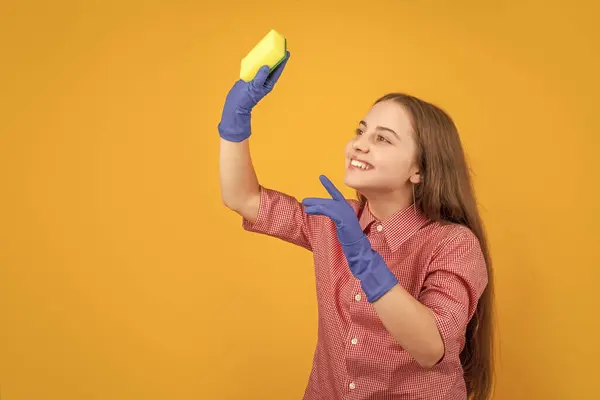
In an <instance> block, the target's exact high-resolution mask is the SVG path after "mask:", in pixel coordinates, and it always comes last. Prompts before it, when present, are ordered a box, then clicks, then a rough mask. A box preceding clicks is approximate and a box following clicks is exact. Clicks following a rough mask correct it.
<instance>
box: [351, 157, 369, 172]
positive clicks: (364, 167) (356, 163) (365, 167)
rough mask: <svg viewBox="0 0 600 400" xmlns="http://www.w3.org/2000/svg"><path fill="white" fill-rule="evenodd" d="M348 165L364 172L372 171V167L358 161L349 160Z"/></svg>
mask: <svg viewBox="0 0 600 400" xmlns="http://www.w3.org/2000/svg"><path fill="white" fill-rule="evenodd" d="M350 165H352V166H353V167H356V168H359V169H362V170H364V171H368V170H370V169H373V166H372V165H371V164H368V163H366V162H364V161H358V160H354V159H352V160H350Z"/></svg>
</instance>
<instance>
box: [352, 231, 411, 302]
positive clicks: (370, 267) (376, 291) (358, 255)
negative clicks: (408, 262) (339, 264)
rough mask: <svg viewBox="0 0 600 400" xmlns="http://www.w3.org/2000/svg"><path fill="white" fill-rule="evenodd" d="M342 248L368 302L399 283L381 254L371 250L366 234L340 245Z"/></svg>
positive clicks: (373, 300)
mask: <svg viewBox="0 0 600 400" xmlns="http://www.w3.org/2000/svg"><path fill="white" fill-rule="evenodd" d="M342 249H343V250H344V254H345V255H346V259H347V261H348V264H349V266H350V271H351V272H352V274H353V275H354V276H355V277H356V278H358V279H359V280H360V282H361V287H362V289H363V291H364V292H365V294H366V295H367V300H368V301H369V302H370V303H373V302H375V301H377V300H378V299H379V298H380V297H381V296H383V295H384V294H386V293H387V292H388V291H389V290H390V289H392V288H393V287H394V286H396V285H397V284H398V283H399V282H398V278H396V276H395V275H394V273H393V272H392V271H390V269H389V268H388V266H387V264H386V263H385V260H384V259H383V257H382V256H381V254H379V253H378V252H376V251H375V250H373V248H372V247H371V242H370V241H369V239H368V238H367V236H363V238H361V239H360V240H359V241H357V242H355V243H353V244H351V245H342Z"/></svg>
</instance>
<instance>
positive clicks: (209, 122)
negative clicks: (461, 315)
mask: <svg viewBox="0 0 600 400" xmlns="http://www.w3.org/2000/svg"><path fill="white" fill-rule="evenodd" d="M592 3H593V2H591V1H590V2H589V3H584V2H581V1H571V2H554V3H548V2H544V1H536V2H533V1H517V0H514V1H508V0H507V1H491V2H489V1H487V2H485V1H484V2H480V1H458V2H446V1H426V2H423V1H408V0H396V1H367V2H365V1H355V2H348V1H345V2H327V1H324V2H319V1H280V2H275V1H264V0H263V1H260V2H250V1H248V2H241V1H237V2H234V1H217V2H203V1H196V2H193V1H169V2H166V1H165V2H158V1H150V2H149V1H141V0H140V1H137V2H136V1H118V2H117V1H112V2H100V1H97V2H75V1H72V2H68V1H57V2H33V1H23V2H8V1H7V2H3V3H2V5H0V44H1V53H0V60H1V62H0V68H1V71H0V83H1V89H0V96H1V97H0V99H1V103H0V110H1V111H0V113H1V118H0V134H1V142H0V152H1V153H0V179H1V180H0V182H1V184H0V187H1V190H2V192H1V196H0V202H1V204H0V205H1V212H0V274H1V275H0V307H1V308H0V318H1V319H0V368H1V369H0V391H1V398H2V400H25V399H27V400H30V399H32V400H33V399H36V400H38V399H39V400H41V399H44V400H50V399H60V400H70V399H94V400H95V399H103V400H104V399H115V400H116V399H149V400H150V399H152V400H154V399H156V400H158V399H161V400H162V399H181V400H187V399H299V398H301V395H302V393H303V391H304V385H305V384H306V381H307V377H308V373H309V369H310V364H311V360H312V351H313V348H314V345H315V340H316V304H315V297H314V277H313V274H312V268H311V267H312V264H311V255H310V253H308V252H306V251H304V250H302V249H299V248H295V247H293V246H291V245H288V244H285V243H283V242H279V241H277V240H275V239H271V238H267V237H262V236H258V235H253V234H249V233H246V232H243V231H242V229H241V226H240V225H241V221H240V219H239V218H238V217H237V216H236V215H234V214H233V213H232V212H230V211H228V210H227V209H226V208H225V207H224V206H223V205H222V204H221V201H220V193H219V179H218V140H219V139H218V134H217V130H216V126H217V123H218V121H219V118H220V113H221V108H222V105H223V101H224V98H225V95H226V94H227V91H228V90H229V88H230V87H231V85H232V84H233V82H234V80H235V79H237V76H238V74H239V63H240V60H241V58H242V57H243V56H244V55H245V54H246V52H247V51H249V50H250V49H251V48H252V46H254V44H255V43H256V42H257V41H258V40H259V39H260V38H262V37H263V35H264V34H266V33H267V32H268V31H269V30H270V29H271V28H275V29H277V30H279V31H280V32H281V33H283V34H284V35H286V37H287V39H288V44H289V48H290V51H291V53H292V59H291V60H290V62H289V64H288V66H287V69H286V71H285V73H284V76H283V77H282V79H281V80H280V82H279V83H278V85H277V87H276V90H275V91H274V92H273V93H272V94H270V95H269V96H268V98H266V99H265V100H264V101H263V102H262V103H261V104H260V106H258V107H257V108H256V109H255V112H254V117H253V129H254V135H253V138H252V149H253V157H254V160H255V166H256V168H257V171H258V174H259V178H260V180H261V182H262V183H263V184H265V185H267V186H269V187H273V188H277V189H279V190H283V191H286V192H288V193H290V194H293V195H295V196H297V197H299V198H302V197H304V196H314V195H325V192H324V190H323V189H322V187H321V185H320V183H319V181H318V175H319V174H321V173H325V174H328V175H329V176H330V177H331V178H332V180H333V181H334V182H336V183H337V184H338V186H340V187H342V185H341V182H342V174H343V146H344V143H345V141H346V140H347V139H348V138H350V137H351V135H352V133H353V132H352V131H353V128H354V127H355V124H356V122H357V120H359V119H360V117H362V116H363V114H364V113H365V112H366V110H367V109H368V107H369V105H370V104H371V102H372V101H373V100H375V99H376V98H377V97H378V96H380V95H382V94H384V93H385V92H388V91H396V90H400V91H407V92H409V93H412V94H416V95H417V96H420V97H422V98H424V99H426V100H430V101H433V102H435V103H437V104H440V105H441V106H443V107H444V108H445V109H446V110H447V111H449V113H450V114H451V115H452V116H453V118H454V119H455V120H456V122H457V125H458V126H459V129H460V131H461V134H462V138H463V141H464V145H465V147H466V149H467V151H468V154H469V159H470V161H471V164H472V166H473V169H474V172H475V174H476V176H475V182H476V186H477V187H476V189H477V193H478V197H479V202H480V203H481V207H482V213H483V217H484V219H485V223H486V226H487V229H488V231H489V236H490V241H491V250H492V255H493V259H494V262H495V268H496V276H497V310H498V326H499V341H500V347H499V356H498V361H497V368H498V377H497V378H498V381H497V390H496V396H495V398H496V399H508V400H512V399H593V398H597V397H596V396H597V395H598V392H599V391H600V380H599V379H598V372H599V368H598V359H599V358H600V352H599V350H598V338H599V337H600V327H599V324H598V317H597V316H598V309H600V302H599V296H600V295H599V294H598V285H597V284H598V281H599V275H600V274H599V272H598V271H599V269H600V268H599V267H600V256H599V252H598V246H599V245H600V237H599V236H600V235H599V234H598V223H600V210H599V207H600V206H599V204H600V196H599V193H598V186H599V181H600V166H599V163H598V161H597V160H595V156H596V155H597V152H598V148H599V145H600V140H598V135H599V134H600V129H599V128H600V124H599V119H598V108H597V107H598V93H599V92H600V85H599V80H598V71H600V62H599V61H598V55H597V54H598V49H599V48H600V45H599V40H598V39H599V33H598V32H599V31H598V29H599V28H598V22H597V21H598V11H599V7H598V6H592V5H591V4H592ZM345 6H347V7H348V8H346V9H344V8H342V7H345ZM342 190H343V191H344V192H345V193H346V194H347V195H348V196H353V192H352V191H351V190H349V189H348V188H347V187H343V188H342ZM267 252H272V253H270V254H267Z"/></svg>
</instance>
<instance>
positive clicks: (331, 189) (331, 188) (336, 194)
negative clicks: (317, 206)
mask: <svg viewBox="0 0 600 400" xmlns="http://www.w3.org/2000/svg"><path fill="white" fill-rule="evenodd" d="M319 180H320V181H321V183H322V184H323V186H324V187H325V189H326V190H327V192H328V193H329V194H330V195H331V198H332V199H334V200H345V198H344V195H342V193H340V191H339V190H338V189H337V188H336V187H335V185H334V184H333V183H331V181H330V180H329V178H327V177H326V176H325V175H321V176H319Z"/></svg>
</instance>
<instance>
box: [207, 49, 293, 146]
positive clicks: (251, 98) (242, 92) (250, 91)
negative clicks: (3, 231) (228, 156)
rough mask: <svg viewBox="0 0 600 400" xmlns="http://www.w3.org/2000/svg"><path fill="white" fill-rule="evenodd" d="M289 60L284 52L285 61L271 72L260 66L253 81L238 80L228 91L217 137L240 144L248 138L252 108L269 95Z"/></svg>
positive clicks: (267, 68)
mask: <svg viewBox="0 0 600 400" xmlns="http://www.w3.org/2000/svg"><path fill="white" fill-rule="evenodd" d="M289 58H290V52H289V51H288V52H286V56H285V59H284V60H283V61H282V62H281V63H280V64H279V65H278V66H277V67H276V68H275V69H274V70H273V72H271V71H270V68H269V67H268V66H266V65H264V66H262V67H261V68H260V69H259V70H258V72H257V73H256V76H255V77H254V79H252V80H251V81H250V82H245V81H243V80H242V79H239V80H238V81H237V82H235V84H234V85H233V87H232V88H231V89H230V90H229V93H228V94H227V97H226V99H225V105H224V107H223V112H222V115H221V121H220V122H219V126H218V130H219V135H220V136H221V137H222V138H223V139H225V140H228V141H230V142H241V141H244V140H246V139H248V138H249V137H250V134H251V123H250V117H251V112H252V109H253V108H254V106H256V105H257V104H258V102H259V101H260V100H261V99H262V98H263V97H265V96H266V95H267V94H269V93H270V92H271V91H272V90H273V87H274V86H275V84H276V83H277V81H278V80H279V77H280V76H281V73H282V72H283V70H284V69H285V65H286V64H287V62H288V60H289Z"/></svg>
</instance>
